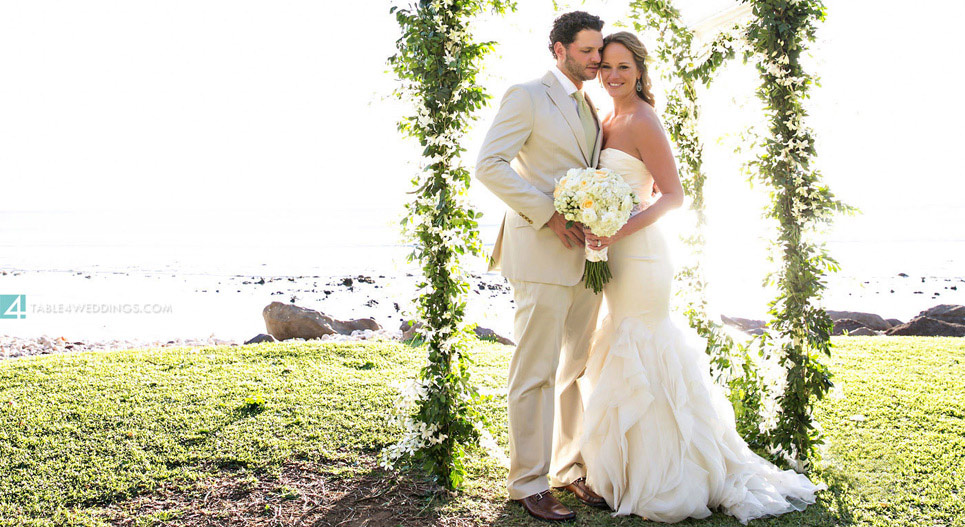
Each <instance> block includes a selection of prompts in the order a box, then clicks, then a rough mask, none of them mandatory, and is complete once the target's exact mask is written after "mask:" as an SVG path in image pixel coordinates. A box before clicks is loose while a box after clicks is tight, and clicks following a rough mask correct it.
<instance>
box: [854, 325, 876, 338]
mask: <svg viewBox="0 0 965 527" xmlns="http://www.w3.org/2000/svg"><path fill="white" fill-rule="evenodd" d="M877 334H878V332H877V331H875V330H873V329H868V328H864V327H861V328H858V329H856V330H854V331H849V332H848V336H849V337H873V336H875V335H877Z"/></svg>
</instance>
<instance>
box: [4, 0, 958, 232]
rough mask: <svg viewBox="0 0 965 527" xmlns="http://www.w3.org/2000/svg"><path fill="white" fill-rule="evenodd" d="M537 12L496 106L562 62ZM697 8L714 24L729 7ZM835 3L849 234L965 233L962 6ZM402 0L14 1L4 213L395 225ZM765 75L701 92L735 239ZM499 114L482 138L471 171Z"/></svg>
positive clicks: (831, 76)
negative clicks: (394, 68)
mask: <svg viewBox="0 0 965 527" xmlns="http://www.w3.org/2000/svg"><path fill="white" fill-rule="evenodd" d="M519 4H520V11H519V12H518V13H516V14H510V15H508V16H507V17H505V18H498V19H493V18H490V19H489V20H487V21H485V22H483V23H481V24H480V25H479V26H478V28H477V31H478V34H479V36H480V37H481V38H486V39H493V40H496V41H498V42H499V44H500V45H499V48H498V53H496V54H494V55H493V56H492V57H490V59H489V60H488V62H487V64H486V67H487V70H486V75H485V77H484V78H483V79H482V80H483V83H484V84H485V85H486V86H487V87H488V88H489V89H490V91H491V93H492V94H493V95H494V97H495V100H496V101H498V99H499V96H500V95H501V94H502V92H503V91H504V90H505V88H506V87H507V86H508V85H510V84H512V83H515V82H520V81H525V80H529V79H532V78H535V77H538V76H541V75H542V74H543V73H544V72H545V71H546V69H547V68H549V67H551V65H552V61H551V58H550V56H549V53H548V51H547V50H546V47H545V39H546V35H547V34H548V30H549V26H550V23H551V21H552V19H553V18H554V16H555V13H554V11H553V7H552V2H550V1H549V0H546V1H533V0H526V1H520V2H519ZM680 4H681V5H682V6H683V8H684V13H685V15H686V17H687V19H688V21H698V20H700V19H702V18H704V17H706V16H709V15H711V14H713V13H715V12H717V11H719V10H720V9H723V8H726V7H727V6H729V5H731V4H732V2H730V1H727V0H711V1H696V0H690V1H688V2H680ZM827 4H828V12H829V17H828V21H827V23H826V24H825V25H824V26H823V27H822V29H821V34H820V41H819V42H818V45H817V46H816V47H815V51H814V55H815V57H814V60H813V61H812V64H813V66H814V69H815V70H817V72H818V73H820V75H821V76H822V78H823V87H822V88H820V89H818V90H816V92H815V96H814V101H813V104H812V118H811V120H810V121H809V122H810V124H811V126H812V127H814V128H815V129H816V131H817V136H818V138H819V141H820V142H819V145H818V147H819V155H820V160H821V161H820V163H821V166H822V168H823V171H824V174H825V178H826V180H827V181H828V182H829V183H830V184H831V187H832V188H833V189H834V190H835V191H836V192H837V193H838V195H839V196H840V197H842V198H844V199H845V200H847V201H849V202H851V203H853V204H855V205H858V206H860V207H862V208H863V209H864V210H865V212H866V214H865V215H864V216H863V217H862V218H859V219H855V220H847V221H845V222H843V223H842V227H841V230H840V231H839V232H840V233H843V234H841V235H842V236H845V237H849V236H850V237H858V238H861V237H867V236H894V235H896V233H898V234H899V235H900V236H903V237H916V236H917V237H922V236H924V237H928V236H932V233H933V231H934V228H935V224H934V219H935V215H936V214H938V215H939V216H938V217H939V218H943V217H944V218H946V220H948V221H946V222H945V226H946V227H947V226H949V225H951V228H953V229H957V231H956V232H957V233H958V234H957V235H956V236H957V237H959V238H965V233H963V232H962V227H961V224H962V223H965V222H961V221H956V220H961V219H962V214H961V211H962V209H961V208H960V205H959V203H960V196H961V195H962V194H963V191H965V183H963V180H965V178H963V177H962V171H961V169H960V168H959V166H958V165H959V163H958V160H957V158H955V157H954V156H955V155H956V153H957V152H958V151H959V150H960V143H961V140H962V134H961V132H959V129H958V125H957V124H955V123H959V122H962V121H963V118H965V111H963V105H962V104H961V102H960V100H961V97H960V95H959V94H958V93H956V92H957V91H958V90H959V86H958V84H957V83H955V82H954V79H953V78H952V75H953V70H954V68H953V67H951V66H950V65H949V62H948V58H947V57H948V51H947V50H949V49H957V47H958V44H959V35H960V33H961V28H960V21H961V20H962V19H963V16H965V5H963V4H962V3H952V2H940V1H937V0H931V1H922V2H918V3H915V4H914V7H913V8H909V7H908V4H907V3H906V2H897V1H893V0H887V1H881V0H829V1H828V2H827ZM573 5H575V6H576V7H578V8H580V9H584V10H587V11H590V12H594V13H598V14H600V15H601V16H603V18H604V19H605V20H606V21H607V25H606V27H605V28H604V32H605V33H607V32H610V31H613V30H615V29H617V28H615V27H614V23H615V22H617V21H620V20H623V21H626V20H627V19H626V16H625V12H626V9H625V7H624V6H625V5H626V4H625V3H624V2H616V1H609V2H600V1H586V2H582V3H580V2H571V3H570V4H566V3H563V7H564V8H569V7H572V6H573ZM389 6H390V4H389V3H388V2H375V1H364V2H332V3H329V2H324V3H323V2H317V1H304V0H303V1H296V0H293V1H289V2H281V3H279V2H252V1H244V0H242V1H238V0H232V1H227V0H217V1H215V0H203V1H198V0H191V1H184V0H180V1H178V0H172V1H168V2H146V1H143V0H133V1H132V0H123V1H121V0H116V1H103V0H88V1H84V2H65V1H49V0H29V1H7V2H4V3H2V5H0V71H3V72H4V81H3V82H2V83H0V177H2V178H3V179H2V194H0V195H2V196H3V205H2V207H0V210H63V209H74V210H91V209H145V208H146V209H158V210H161V209H169V208H172V207H173V208H183V209H190V208H207V209H209V210H215V211H217V210H227V209H234V210H271V209H277V210H289V211H290V210H304V211H305V213H306V215H311V216H312V218H313V219H315V220H318V221H328V220H332V221H336V220H338V219H344V218H345V217H346V214H345V212H344V211H356V212H358V211H364V214H366V215H367V216H370V217H374V218H377V219H378V218H381V219H380V220H379V221H382V220H384V221H386V222H388V221H391V220H393V219H395V217H396V215H397V214H398V212H399V210H400V203H401V202H402V201H403V200H404V199H405V194H404V192H405V191H406V190H408V188H409V179H410V177H411V175H412V173H413V170H414V169H415V167H416V165H415V164H414V162H415V160H416V157H415V155H414V152H415V149H414V148H413V147H412V144H411V143H406V142H404V141H403V140H402V139H401V138H399V136H398V134H397V132H396V130H395V121H396V120H397V119H398V117H399V115H401V113H402V112H403V111H404V108H403V107H401V105H400V104H399V103H398V102H396V101H395V100H393V99H392V98H391V96H390V92H391V90H392V88H393V86H394V83H393V79H392V76H391V75H390V74H388V73H387V72H386V69H387V66H386V64H385V58H386V57H387V56H388V55H391V54H392V53H393V52H394V41H395V39H396V37H397V35H398V29H397V27H396V24H395V20H394V18H393V17H392V16H391V15H390V14H389V12H388V9H389ZM755 82H756V79H755V78H754V73H753V71H751V70H750V69H749V68H746V67H744V68H742V67H739V66H737V67H733V68H730V69H729V70H728V71H727V72H725V73H724V74H722V76H721V78H720V79H719V81H718V82H717V83H716V84H715V85H714V87H713V88H712V89H711V90H710V92H708V93H707V96H706V99H705V100H706V104H705V110H704V117H705V120H704V122H703V123H702V127H703V129H704V130H705V132H706V139H705V141H706V143H707V145H708V152H707V154H706V159H707V161H708V164H707V169H708V173H709V174H710V180H711V182H710V183H709V185H710V191H711V195H710V197H709V199H710V201H711V205H710V207H711V212H712V214H716V217H715V219H716V221H717V222H718V228H720V229H722V232H732V231H734V230H738V231H747V230H749V229H752V228H753V226H754V225H756V224H757V223H758V221H757V218H758V217H759V214H758V209H757V208H756V206H747V204H748V203H753V202H754V200H755V199H757V198H756V195H755V194H754V193H752V192H751V191H748V190H747V185H746V183H744V180H743V177H742V176H740V175H738V174H737V173H736V170H735V166H736V165H735V162H734V160H733V156H729V155H728V153H727V152H729V150H730V147H731V146H732V145H733V138H730V139H728V138H727V137H724V139H722V140H721V141H722V142H721V143H720V144H718V139H719V138H720V137H722V136H725V135H726V134H731V133H733V132H734V131H736V130H739V129H740V128H741V127H742V126H743V125H744V124H746V123H747V122H749V121H748V116H749V115H753V114H754V112H753V111H752V110H753V108H754V107H755V106H754V104H755V102H754V98H753V94H752V90H753V88H754V85H755ZM590 84H591V90H594V89H595V90H596V91H591V95H595V97H594V101H595V102H596V103H597V105H598V106H601V107H603V108H606V107H607V106H608V101H607V100H606V96H605V94H604V92H602V91H600V90H599V89H598V88H596V87H593V86H592V85H593V84H594V83H590ZM657 89H658V92H659V89H660V86H659V81H657ZM658 105H659V101H658ZM493 111H494V108H490V109H488V110H487V111H485V112H483V113H482V114H481V116H480V117H481V119H480V122H479V124H478V125H477V126H476V127H475V129H474V130H473V131H472V133H471V134H470V136H469V137H468V138H467V142H466V144H467V147H468V149H469V151H468V152H467V154H466V164H467V165H468V166H470V167H471V166H472V165H473V164H474V161H475V155H476V152H477V150H478V142H479V140H480V138H481V136H482V135H483V134H484V132H485V129H486V127H487V126H488V122H489V120H490V118H491V116H492V113H493ZM477 187H479V188H475V189H474V190H473V197H474V198H475V199H476V200H477V202H478V203H479V205H480V207H481V208H482V209H483V211H484V212H486V213H487V218H486V221H488V222H495V221H497V218H498V216H499V214H500V211H501V206H500V204H499V203H498V201H496V200H495V199H494V198H493V197H492V196H490V195H489V194H488V192H486V191H485V189H483V188H481V187H480V186H477ZM735 205H737V206H735ZM943 214H944V216H942V215H943ZM721 226H723V227H721ZM490 241H491V240H490Z"/></svg>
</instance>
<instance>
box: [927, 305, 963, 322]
mask: <svg viewBox="0 0 965 527" xmlns="http://www.w3.org/2000/svg"><path fill="white" fill-rule="evenodd" d="M918 316H920V317H928V318H934V319H936V320H941V321H943V322H950V323H952V324H965V306H957V305H954V304H941V305H938V306H935V307H932V308H929V309H926V310H924V311H922V312H921V313H919V314H918Z"/></svg>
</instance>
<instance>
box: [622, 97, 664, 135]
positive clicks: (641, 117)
mask: <svg viewBox="0 0 965 527" xmlns="http://www.w3.org/2000/svg"><path fill="white" fill-rule="evenodd" d="M630 126H631V127H632V128H633V131H634V132H635V133H638V134H642V135H645V136H646V135H649V134H653V133H661V134H662V133H663V123H661V122H660V116H659V115H657V111H656V110H655V109H654V108H653V106H650V105H649V104H647V103H645V102H643V101H640V106H639V107H638V108H637V110H636V111H635V112H633V119H631V120H630Z"/></svg>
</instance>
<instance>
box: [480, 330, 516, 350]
mask: <svg viewBox="0 0 965 527" xmlns="http://www.w3.org/2000/svg"><path fill="white" fill-rule="evenodd" d="M473 331H474V332H475V333H476V337H477V338H479V339H482V340H493V341H496V342H498V343H500V344H505V345H506V346H515V345H516V343H515V342H513V341H511V340H509V339H508V338H506V337H504V336H502V335H498V334H497V333H496V332H495V331H493V330H491V329H489V328H481V327H479V326H476V328H475V329H473Z"/></svg>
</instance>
